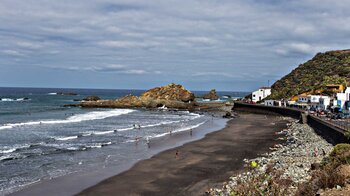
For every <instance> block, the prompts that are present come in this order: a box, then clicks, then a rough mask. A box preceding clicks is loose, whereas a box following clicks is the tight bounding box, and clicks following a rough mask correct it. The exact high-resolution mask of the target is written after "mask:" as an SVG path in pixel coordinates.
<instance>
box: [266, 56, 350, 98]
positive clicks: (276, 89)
mask: <svg viewBox="0 0 350 196" xmlns="http://www.w3.org/2000/svg"><path fill="white" fill-rule="evenodd" d="M349 82H350V50H337V51H330V52H326V53H318V54H317V55H316V56H315V57H314V58H312V59H311V60H309V61H307V62H306V63H304V64H301V65H299V66H298V67H297V68H296V69H294V70H293V71H292V72H291V73H289V74H288V75H286V76H284V77H283V78H281V79H280V80H278V81H276V82H275V83H274V84H273V85H272V94H271V95H270V96H269V97H268V98H267V99H282V98H291V97H293V96H295V95H298V94H301V93H304V92H308V91H315V90H317V89H322V88H324V87H325V86H326V85H328V84H343V85H346V84H347V83H349Z"/></svg>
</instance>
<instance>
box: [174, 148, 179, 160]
mask: <svg viewBox="0 0 350 196" xmlns="http://www.w3.org/2000/svg"><path fill="white" fill-rule="evenodd" d="M178 158H179V150H176V152H175V159H178Z"/></svg>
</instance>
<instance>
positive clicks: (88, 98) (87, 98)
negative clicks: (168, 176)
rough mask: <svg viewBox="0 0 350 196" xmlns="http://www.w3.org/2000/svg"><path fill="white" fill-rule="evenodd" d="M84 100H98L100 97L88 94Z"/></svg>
mask: <svg viewBox="0 0 350 196" xmlns="http://www.w3.org/2000/svg"><path fill="white" fill-rule="evenodd" d="M83 100H84V101H98V100H100V98H99V97H98V96H88V97H85V98H84V99H83Z"/></svg>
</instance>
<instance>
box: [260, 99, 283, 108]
mask: <svg viewBox="0 0 350 196" xmlns="http://www.w3.org/2000/svg"><path fill="white" fill-rule="evenodd" d="M264 105H265V106H278V107H281V106H282V105H283V104H282V101H280V100H265V101H264Z"/></svg>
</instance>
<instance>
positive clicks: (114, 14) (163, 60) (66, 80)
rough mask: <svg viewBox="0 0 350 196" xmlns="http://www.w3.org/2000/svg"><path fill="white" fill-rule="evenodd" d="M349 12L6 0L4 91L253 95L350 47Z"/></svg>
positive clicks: (306, 6)
mask: <svg viewBox="0 0 350 196" xmlns="http://www.w3.org/2000/svg"><path fill="white" fill-rule="evenodd" d="M349 10H350V2H349V1H348V0H337V1H334V0H74V1H72V0H59V1H57V0H1V1H0V43H1V44H0V86H3V87H66V88H102V89H148V88H152V87H155V86H160V85H166V84H168V83H172V82H174V83H179V84H182V85H184V86H185V87H186V88H188V89H191V90H210V89H212V88H216V89H217V90H223V91H252V90H254V89H256V88H258V87H260V86H266V85H268V84H270V85H271V84H272V83H273V82H274V81H276V80H278V79H280V78H281V77H282V76H284V75H285V74H287V73H289V72H290V71H291V70H293V69H295V68H296V67H297V66H298V65H299V64H301V63H303V62H305V61H307V60H308V59H310V58H312V57H313V56H314V55H315V54H316V53H318V52H325V51H328V50H336V49H348V48H350V39H349V35H350V12H349ZM268 81H269V82H268Z"/></svg>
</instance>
